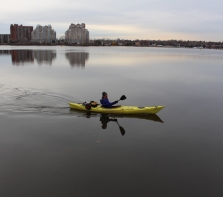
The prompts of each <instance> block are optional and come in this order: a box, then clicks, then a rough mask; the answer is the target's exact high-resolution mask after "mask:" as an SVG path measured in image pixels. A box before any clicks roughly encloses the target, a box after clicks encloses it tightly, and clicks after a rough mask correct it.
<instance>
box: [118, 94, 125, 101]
mask: <svg viewBox="0 0 223 197" xmlns="http://www.w3.org/2000/svg"><path fill="white" fill-rule="evenodd" d="M125 99H127V98H126V96H125V95H122V96H121V98H120V99H119V100H117V101H123V100H125Z"/></svg>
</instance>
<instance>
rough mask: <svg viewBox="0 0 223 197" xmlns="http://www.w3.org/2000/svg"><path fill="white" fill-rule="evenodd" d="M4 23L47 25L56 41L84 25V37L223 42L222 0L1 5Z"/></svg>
mask: <svg viewBox="0 0 223 197" xmlns="http://www.w3.org/2000/svg"><path fill="white" fill-rule="evenodd" d="M0 2H1V10H0V34H2V33H10V28H9V26H10V24H23V25H32V26H34V28H35V27H36V25H37V24H40V25H48V24H51V25H52V27H53V29H54V30H55V31H56V32H57V37H60V36H61V35H64V33H65V31H66V30H67V29H68V27H69V25H70V24H71V23H75V24H76V23H85V24H86V28H87V29H88V30H89V32H90V38H121V39H122V38H126V39H155V40H158V39H161V40H167V39H182V40H205V41H223V0H137V1H130V0H94V1H93V0H32V1H30V0H1V1H0Z"/></svg>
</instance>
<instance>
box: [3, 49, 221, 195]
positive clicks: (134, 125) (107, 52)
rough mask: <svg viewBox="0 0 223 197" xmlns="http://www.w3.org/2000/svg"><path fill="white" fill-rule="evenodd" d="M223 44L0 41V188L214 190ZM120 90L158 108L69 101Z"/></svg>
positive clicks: (44, 191) (17, 191) (46, 191)
mask: <svg viewBox="0 0 223 197" xmlns="http://www.w3.org/2000/svg"><path fill="white" fill-rule="evenodd" d="M222 86H223V51H220V50H205V49H203V50H199V49H170V48H137V47H65V46H64V47H60V46H58V47H30V46H29V47H15V46H0V125H1V127H0V196H10V197H11V196H22V197H24V196H32V197H39V196H54V197H57V196H58V197H61V196H66V197H70V196H78V197H79V196H80V197H88V196H89V197H90V196H99V197H114V196H117V197H119V196H126V197H136V196H139V197H144V196H145V197H148V196H150V197H164V196H165V197H169V196H170V197H188V196H190V197H198V196H202V197H206V196H210V197H215V196H216V197H219V196H222V194H223V187H222V185H223V157H222V155H223V118H222V117H223V91H222ZM103 91H106V92H108V95H109V99H110V101H114V100H117V99H119V98H120V96H121V95H123V94H124V95H126V96H127V100H125V101H121V102H119V104H122V105H136V106H151V105H165V108H164V109H163V110H162V111H160V112H159V113H158V114H157V116H155V115H154V116H140V117H137V116H134V117H132V116H117V117H116V118H117V120H118V124H119V125H120V126H121V127H123V128H124V130H125V134H124V135H123V134H122V133H121V132H120V130H119V126H118V124H117V123H116V122H113V121H111V122H108V123H107V128H106V129H103V128H102V122H101V121H100V120H101V118H103V117H102V116H101V115H100V114H86V113H81V112H77V111H73V110H70V109H69V106H68V104H67V103H68V102H70V101H75V102H84V101H91V100H95V101H98V102H99V100H100V98H101V93H102V92H103Z"/></svg>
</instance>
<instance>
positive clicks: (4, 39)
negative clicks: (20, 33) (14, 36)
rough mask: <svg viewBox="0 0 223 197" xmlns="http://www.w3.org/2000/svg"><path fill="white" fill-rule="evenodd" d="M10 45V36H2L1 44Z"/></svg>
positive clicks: (0, 36)
mask: <svg viewBox="0 0 223 197" xmlns="http://www.w3.org/2000/svg"><path fill="white" fill-rule="evenodd" d="M8 43H10V34H0V44H8Z"/></svg>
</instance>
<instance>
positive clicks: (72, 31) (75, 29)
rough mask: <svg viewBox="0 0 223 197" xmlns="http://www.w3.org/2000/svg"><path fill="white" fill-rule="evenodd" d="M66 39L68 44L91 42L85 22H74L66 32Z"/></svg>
mask: <svg viewBox="0 0 223 197" xmlns="http://www.w3.org/2000/svg"><path fill="white" fill-rule="evenodd" d="M65 41H66V42H67V43H68V44H87V43H89V31H88V30H87V29H85V24H84V23H82V24H77V25H75V24H73V23H71V25H70V26H69V29H68V30H67V31H66V32H65Z"/></svg>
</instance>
